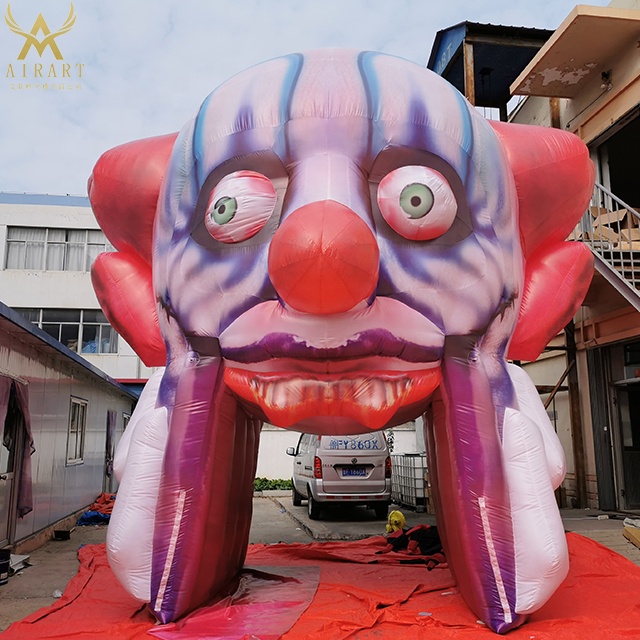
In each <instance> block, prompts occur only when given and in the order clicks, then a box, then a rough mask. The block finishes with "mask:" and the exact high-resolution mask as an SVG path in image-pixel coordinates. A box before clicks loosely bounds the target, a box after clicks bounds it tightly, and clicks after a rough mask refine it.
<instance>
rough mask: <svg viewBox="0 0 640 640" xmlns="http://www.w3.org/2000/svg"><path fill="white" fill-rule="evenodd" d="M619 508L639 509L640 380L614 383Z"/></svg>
mask: <svg viewBox="0 0 640 640" xmlns="http://www.w3.org/2000/svg"><path fill="white" fill-rule="evenodd" d="M615 403H616V406H617V408H618V429H619V435H620V445H621V451H620V460H621V464H622V479H623V487H621V491H620V493H621V498H622V502H623V505H622V506H623V508H625V509H640V382H630V383H628V384H625V385H619V386H616V391H615Z"/></svg>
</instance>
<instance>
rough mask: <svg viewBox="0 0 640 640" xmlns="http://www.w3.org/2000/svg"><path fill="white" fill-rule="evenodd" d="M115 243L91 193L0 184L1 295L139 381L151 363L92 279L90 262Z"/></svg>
mask: <svg viewBox="0 0 640 640" xmlns="http://www.w3.org/2000/svg"><path fill="white" fill-rule="evenodd" d="M112 249H113V247H111V245H110V244H109V242H108V240H107V239H106V237H105V235H104V233H103V232H102V231H101V230H100V228H99V226H98V223H97V222H96V219H95V217H94V215H93V212H92V211H91V207H90V205H89V199H88V198H83V197H79V196H52V195H41V194H13V193H2V192H0V265H1V267H0V300H1V301H2V302H4V303H5V304H6V305H8V306H10V307H13V308H14V309H15V310H16V311H18V312H19V313H21V315H23V316H24V317H25V318H27V319H28V320H31V321H32V322H34V323H35V324H37V325H38V326H39V327H40V328H42V329H43V330H44V331H46V332H47V333H48V334H49V335H51V336H52V337H54V338H56V339H58V340H60V341H61V342H62V343H63V344H64V345H66V346H67V347H69V348H70V349H71V350H72V351H76V352H78V353H80V354H81V355H82V356H83V357H84V358H86V359H87V360H88V361H89V362H91V363H92V364H93V365H95V366H97V367H98V368H99V369H101V370H102V371H104V372H105V373H107V374H109V375H110V376H111V377H112V378H115V379H117V380H119V381H121V382H123V383H125V384H133V385H136V384H143V383H144V382H145V381H146V380H147V379H148V377H149V375H150V373H151V371H152V370H151V369H149V368H148V367H145V366H144V364H143V363H142V361H141V360H140V358H138V356H137V355H136V354H135V352H134V351H133V349H132V348H131V347H130V346H129V345H128V344H127V343H126V342H125V341H124V340H123V339H122V337H121V336H118V335H117V334H116V332H115V331H114V330H113V329H112V328H111V326H110V325H109V323H108V322H107V319H106V318H105V316H104V314H103V313H102V311H101V310H100V305H99V304H98V300H97V298H96V295H95V293H94V291H93V287H92V285H91V274H90V268H91V263H92V262H93V260H94V258H95V257H96V256H97V255H98V254H99V253H101V252H103V251H109V250H112Z"/></svg>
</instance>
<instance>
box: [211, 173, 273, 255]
mask: <svg viewBox="0 0 640 640" xmlns="http://www.w3.org/2000/svg"><path fill="white" fill-rule="evenodd" d="M275 205H276V191H275V189H274V187H273V183H272V182H271V180H269V178H267V177H266V176H263V175H262V174H261V173H257V172H255V171H235V172H234V173H230V174H229V175H228V176H225V177H224V178H222V180H220V182H218V184H217V185H216V186H215V188H214V189H213V191H212V192H211V196H210V197H209V206H208V207H207V212H206V214H205V221H204V223H205V226H206V228H207V231H208V232H209V233H210V234H211V236H213V237H214V238H215V239H216V240H219V241H220V242H226V243H233V242H242V241H243V240H247V239H248V238H251V237H252V236H254V235H255V234H256V233H258V231H260V229H262V227H264V225H265V224H266V222H267V220H268V219H269V218H270V217H271V214H272V213H273V209H274V207H275Z"/></svg>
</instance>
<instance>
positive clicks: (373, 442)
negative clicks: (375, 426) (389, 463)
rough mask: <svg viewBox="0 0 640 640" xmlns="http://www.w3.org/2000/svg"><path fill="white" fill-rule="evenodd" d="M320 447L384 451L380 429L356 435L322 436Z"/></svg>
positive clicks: (342, 449)
mask: <svg viewBox="0 0 640 640" xmlns="http://www.w3.org/2000/svg"><path fill="white" fill-rule="evenodd" d="M320 447H321V449H323V450H325V451H384V449H385V442H384V434H383V433H382V432H381V431H377V432H374V433H364V434H361V435H356V436H322V439H321V445H320Z"/></svg>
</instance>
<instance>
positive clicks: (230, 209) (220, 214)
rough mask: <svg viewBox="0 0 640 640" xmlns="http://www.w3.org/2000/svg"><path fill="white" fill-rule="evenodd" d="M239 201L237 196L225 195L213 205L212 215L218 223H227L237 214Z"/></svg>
mask: <svg viewBox="0 0 640 640" xmlns="http://www.w3.org/2000/svg"><path fill="white" fill-rule="evenodd" d="M237 209H238V203H237V202H236V199H235V198H229V197H227V196H223V197H222V198H220V200H218V201H217V202H216V203H215V204H214V205H213V211H212V212H211V217H212V218H213V220H214V222H216V223H217V224H227V222H229V221H230V220H232V219H233V216H235V215H236V210H237Z"/></svg>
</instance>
